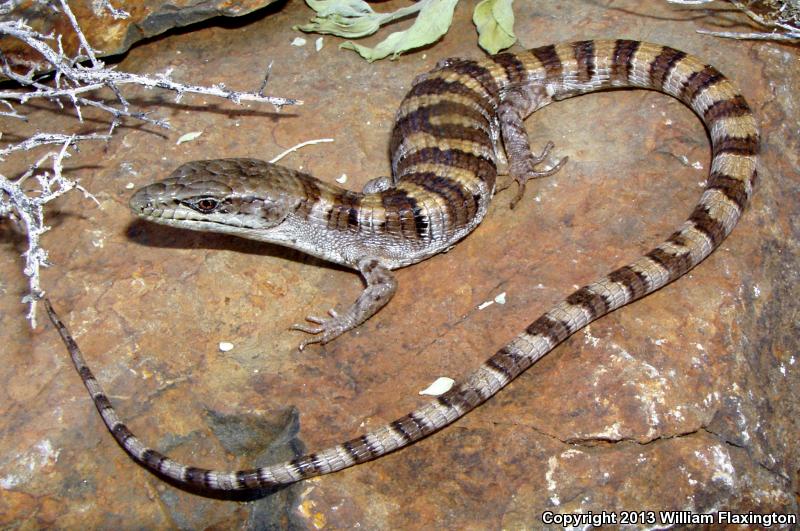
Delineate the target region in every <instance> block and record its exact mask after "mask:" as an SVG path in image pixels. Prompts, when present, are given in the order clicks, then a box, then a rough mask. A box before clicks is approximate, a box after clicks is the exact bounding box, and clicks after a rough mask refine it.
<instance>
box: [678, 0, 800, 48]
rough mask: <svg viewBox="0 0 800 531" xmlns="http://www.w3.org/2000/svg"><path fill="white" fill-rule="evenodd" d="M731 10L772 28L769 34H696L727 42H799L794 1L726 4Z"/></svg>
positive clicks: (799, 14)
mask: <svg viewBox="0 0 800 531" xmlns="http://www.w3.org/2000/svg"><path fill="white" fill-rule="evenodd" d="M667 1H668V2H669V3H670V4H680V5H701V4H710V3H711V2H714V1H715V0H667ZM728 1H729V2H730V3H731V4H733V6H734V7H735V8H736V9H738V10H739V11H741V12H742V13H744V14H745V15H747V16H748V17H750V19H751V20H753V21H754V22H756V23H757V24H760V25H761V26H766V27H767V28H772V31H771V32H749V33H744V32H736V31H711V30H708V29H699V30H697V33H702V34H704V35H713V36H715V37H725V38H728V39H739V40H744V39H758V40H773V41H796V40H800V3H799V2H798V1H797V0H747V1H743V0H728ZM753 8H756V9H758V8H761V10H763V11H766V13H767V14H766V15H761V14H759V13H756V12H755V11H754V10H753Z"/></svg>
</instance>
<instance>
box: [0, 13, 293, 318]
mask: <svg viewBox="0 0 800 531" xmlns="http://www.w3.org/2000/svg"><path fill="white" fill-rule="evenodd" d="M97 6H98V7H97V9H98V10H105V11H107V12H109V13H110V14H111V16H112V17H114V18H125V17H127V16H128V13H126V12H125V11H123V10H121V9H115V8H114V7H113V6H112V5H111V4H110V2H109V0H101V1H100V2H99V3H98V4H97ZM47 7H49V8H51V9H53V10H54V11H56V12H60V13H62V14H63V15H64V16H65V17H66V19H67V20H68V21H69V25H70V27H71V28H72V31H74V32H75V33H76V35H77V37H78V42H79V48H78V51H77V52H76V53H75V54H74V56H72V57H70V56H68V55H67V54H66V53H65V51H64V48H63V46H62V39H61V35H58V34H56V35H53V34H50V35H45V34H42V33H40V32H36V31H35V30H33V29H32V28H31V27H30V26H28V25H27V24H26V23H25V21H24V20H22V19H21V18H19V17H17V18H14V16H13V13H12V9H13V2H8V3H6V2H2V1H0V14H3V15H5V16H6V18H5V19H4V20H2V21H0V38H3V37H8V38H13V39H17V40H19V41H21V42H22V43H23V44H24V45H25V46H27V47H28V48H30V49H31V50H33V51H35V52H37V54H38V55H39V56H41V58H42V60H43V62H44V63H46V67H47V68H45V70H46V71H47V73H44V74H42V73H40V72H41V71H42V69H41V64H42V61H40V62H38V64H34V63H32V62H26V61H22V60H13V59H11V58H9V57H7V56H6V55H4V54H2V52H0V74H2V75H3V76H5V77H6V78H7V79H8V80H10V81H11V82H14V83H16V85H17V86H16V87H12V88H8V87H4V88H3V89H2V90H0V103H2V106H1V107H0V109H2V110H1V111H0V116H2V117H5V118H9V119H13V120H24V121H27V120H28V117H27V116H26V115H25V114H24V113H23V112H22V111H21V110H20V108H17V106H16V105H21V106H24V105H25V104H26V103H28V102H30V101H31V100H36V99H40V100H41V99H44V100H46V101H49V102H51V103H52V104H55V105H57V106H58V107H59V108H60V109H67V108H72V109H73V110H74V112H75V116H76V117H77V118H78V121H79V122H82V121H83V114H82V108H84V107H92V108H94V109H97V110H99V111H101V112H104V113H107V114H108V115H110V116H111V123H110V127H109V130H108V134H105V135H103V134H83V135H77V134H61V133H37V134H35V135H33V136H31V137H29V138H27V139H25V140H22V141H21V142H18V143H14V144H8V145H2V146H0V162H3V161H5V159H6V157H8V156H9V155H19V154H25V155H28V154H30V153H31V152H32V150H34V149H37V148H41V147H42V146H48V145H51V146H52V145H58V146H60V148H59V149H58V150H50V151H48V152H47V153H46V154H45V155H43V156H40V157H39V158H38V159H36V160H35V162H33V163H32V164H30V165H29V167H28V169H27V171H25V172H23V173H22V174H21V175H19V176H17V177H14V178H9V177H6V176H5V175H3V172H2V171H0V219H1V218H5V219H7V220H10V222H11V223H12V224H13V225H14V226H15V227H16V228H17V229H18V230H19V231H21V232H22V233H24V234H25V235H26V237H27V240H28V247H27V250H26V251H25V252H24V253H23V258H24V262H25V266H24V269H23V271H24V274H25V275H26V276H27V277H28V283H29V286H28V294H27V295H26V296H25V297H24V298H23V303H26V304H28V305H29V309H28V314H27V318H28V319H29V321H30V323H31V325H32V326H34V327H35V326H36V303H37V301H38V300H40V299H41V298H42V297H43V296H44V290H43V289H42V286H41V279H40V272H41V269H42V268H43V267H47V266H48V265H49V264H48V260H47V256H48V253H47V251H46V250H45V249H44V248H43V247H42V246H41V237H42V235H43V234H44V233H45V232H47V230H49V227H48V226H47V225H46V224H45V205H47V204H48V203H50V202H51V201H53V200H54V199H56V198H58V197H60V196H62V195H64V194H65V193H67V192H69V191H70V190H73V189H78V190H81V191H83V192H84V195H86V196H87V197H88V198H90V199H94V197H93V196H91V194H89V193H88V192H87V191H86V190H85V189H83V188H82V187H81V186H80V185H79V184H78V183H77V181H75V180H73V179H69V178H67V177H65V176H64V175H63V173H62V172H63V162H64V160H65V159H66V158H68V157H70V156H71V150H75V149H76V148H77V146H78V144H79V143H81V142H86V141H90V140H108V139H109V138H110V136H111V134H112V133H113V132H114V131H115V129H116V127H117V126H118V125H119V124H120V123H121V122H122V121H123V120H125V119H133V120H137V121H141V122H145V123H149V124H152V125H155V126H158V127H163V128H169V123H168V122H167V120H164V119H159V118H154V117H151V116H150V115H149V114H148V113H145V112H140V111H137V110H136V109H135V108H134V107H133V106H132V105H131V103H130V102H129V101H128V99H127V98H126V97H125V96H124V94H123V89H124V88H125V87H126V86H128V85H135V86H139V87H145V88H148V89H162V90H168V91H172V92H174V93H175V101H176V102H177V101H180V100H181V98H182V96H183V95H184V94H200V95H205V96H212V97H219V98H224V99H228V100H230V101H232V102H234V103H237V104H241V103H242V102H245V101H252V102H257V103H267V104H271V105H273V106H275V107H276V108H277V109H280V108H281V107H283V106H284V105H296V104H301V103H302V102H301V101H299V100H295V99H291V98H280V97H272V96H267V95H265V94H264V90H265V88H266V84H267V80H268V78H269V72H270V69H271V66H272V65H271V64H270V65H269V67H268V68H267V71H266V73H265V75H264V77H263V82H262V83H261V84H260V86H259V88H258V90H255V91H251V92H239V91H233V90H229V89H228V88H226V87H225V86H224V85H223V84H218V85H213V86H210V87H207V86H199V85H187V84H184V83H179V82H176V81H173V80H172V78H171V71H167V72H164V73H161V74H155V75H146V74H133V73H129V72H121V71H117V70H115V69H114V68H113V67H106V65H105V64H104V63H103V61H102V60H100V59H99V57H100V56H101V55H102V54H101V53H100V52H99V51H98V50H96V49H94V48H93V47H92V46H91V44H90V43H89V41H88V39H87V38H86V36H85V35H84V33H83V32H82V31H81V28H80V26H79V24H78V21H77V19H76V17H75V16H74V14H73V13H72V10H71V9H70V6H69V3H68V2H67V0H57V1H51V2H48V3H47ZM104 88H105V89H109V90H110V91H111V93H112V94H113V98H112V99H101V98H100V97H98V96H97V95H96V94H95V92H96V91H98V90H100V89H104ZM15 104H16V105H15ZM95 201H96V200H95Z"/></svg>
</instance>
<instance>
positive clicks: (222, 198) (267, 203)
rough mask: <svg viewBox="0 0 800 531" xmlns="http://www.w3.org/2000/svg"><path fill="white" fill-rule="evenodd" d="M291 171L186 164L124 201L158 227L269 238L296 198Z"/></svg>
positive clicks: (237, 163) (247, 162) (248, 164)
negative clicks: (270, 231) (269, 234)
mask: <svg viewBox="0 0 800 531" xmlns="http://www.w3.org/2000/svg"><path fill="white" fill-rule="evenodd" d="M299 175H302V174H299V173H298V172H294V171H293V170H290V169H287V168H283V167H281V166H277V165H275V164H270V163H268V162H264V161H260V160H255V159H217V160H203V161H195V162H189V163H187V164H184V165H182V166H180V167H179V168H178V169H176V170H175V171H174V172H172V174H171V175H170V176H169V177H168V178H166V179H164V180H163V181H158V182H155V183H153V184H149V185H147V186H145V187H143V188H140V189H139V190H137V191H136V193H134V194H133V196H132V197H131V199H130V203H129V204H130V207H131V210H132V211H133V212H134V213H135V214H136V215H137V216H139V217H141V218H144V219H146V220H149V221H153V222H155V223H160V224H162V225H169V226H173V227H181V228H187V229H193V230H200V231H209V232H223V233H231V234H236V235H239V236H243V237H247V238H251V239H259V240H269V239H270V238H269V237H268V234H267V232H268V229H271V228H274V227H277V226H278V225H280V224H281V223H282V222H283V221H284V219H286V217H287V216H288V215H289V214H290V213H291V212H292V211H293V210H295V209H296V208H297V206H298V203H299V201H300V200H301V197H302V196H300V195H298V193H297V190H296V188H297V187H298V185H299V184H298V178H297V177H298V176H299Z"/></svg>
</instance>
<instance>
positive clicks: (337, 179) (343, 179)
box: [336, 173, 347, 184]
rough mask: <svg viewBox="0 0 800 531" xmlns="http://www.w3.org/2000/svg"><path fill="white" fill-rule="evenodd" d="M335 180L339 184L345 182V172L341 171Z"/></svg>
mask: <svg viewBox="0 0 800 531" xmlns="http://www.w3.org/2000/svg"><path fill="white" fill-rule="evenodd" d="M336 182H337V183H339V184H344V183H346V182H347V174H346V173H343V174H341V175H340V176H339V177H337V178H336Z"/></svg>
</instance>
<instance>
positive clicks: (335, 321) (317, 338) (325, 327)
mask: <svg viewBox="0 0 800 531" xmlns="http://www.w3.org/2000/svg"><path fill="white" fill-rule="evenodd" d="M328 315H330V318H324V317H317V316H314V315H309V316H308V317H306V321H309V322H311V323H314V324H316V325H318V326H311V325H307V324H299V323H297V324H293V325H292V326H291V327H290V329H291V330H299V331H301V332H305V333H306V334H311V335H313V336H314V337H309V338H308V339H305V340H303V341H301V342H300V345H298V347H297V348H298V349H299V350H303V349H304V348H306V346H308V345H311V344H313V343H320V344H323V345H324V344H325V343H327V342H328V341H332V340H334V339H336V338H337V337H339V336H340V335H342V334H343V333H345V332H347V331H348V330H350V329H351V328H352V327H353V326H352V324H350V323H349V322H347V319H346V318H344V317H343V316H341V315H339V314H338V313H337V312H336V310H334V309H333V308H331V309H330V310H328Z"/></svg>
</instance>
